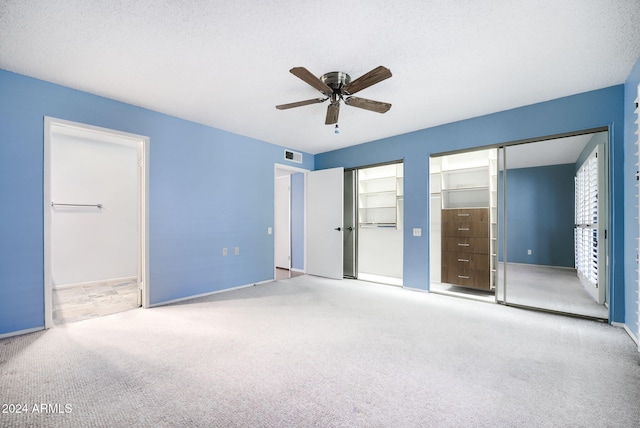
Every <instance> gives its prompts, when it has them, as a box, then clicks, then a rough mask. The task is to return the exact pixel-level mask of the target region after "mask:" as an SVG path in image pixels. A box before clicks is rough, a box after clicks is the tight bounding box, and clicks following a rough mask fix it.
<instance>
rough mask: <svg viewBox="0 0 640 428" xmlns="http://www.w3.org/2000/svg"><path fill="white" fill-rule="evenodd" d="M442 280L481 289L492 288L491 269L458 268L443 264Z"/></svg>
mask: <svg viewBox="0 0 640 428" xmlns="http://www.w3.org/2000/svg"><path fill="white" fill-rule="evenodd" d="M442 282H446V283H447V284H453V285H461V286H463V287H470V288H477V289H480V290H490V289H491V284H490V272H489V270H474V269H456V268H451V267H446V266H443V267H442Z"/></svg>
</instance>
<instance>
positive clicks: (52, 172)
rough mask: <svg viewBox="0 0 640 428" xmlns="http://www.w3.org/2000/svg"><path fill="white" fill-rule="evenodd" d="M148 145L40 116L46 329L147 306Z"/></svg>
mask: <svg viewBox="0 0 640 428" xmlns="http://www.w3.org/2000/svg"><path fill="white" fill-rule="evenodd" d="M148 144H149V139H148V138H147V137H143V136H138V135H133V134H127V133H122V132H119V131H113V130H109V129H104V128H98V127H93V126H89V125H84V124H79V123H74V122H69V121H64V120H60V119H54V118H48V117H47V118H45V136H44V164H45V165H44V171H45V175H44V249H45V258H44V271H45V278H44V279H45V281H44V282H45V328H50V327H51V326H53V325H55V324H61V323H65V322H73V321H80V320H83V319H88V318H94V317H97V316H102V315H108V314H111V313H115V312H120V311H123V310H128V309H133V308H137V307H140V306H144V307H148V304H149V287H148V266H149V263H148V257H147V255H148V251H147V249H148V240H147V237H148V229H147V227H148V226H147V224H148V223H147V212H148V208H147V207H148V203H147V189H146V183H147V178H148V172H147V165H148V158H147V156H148Z"/></svg>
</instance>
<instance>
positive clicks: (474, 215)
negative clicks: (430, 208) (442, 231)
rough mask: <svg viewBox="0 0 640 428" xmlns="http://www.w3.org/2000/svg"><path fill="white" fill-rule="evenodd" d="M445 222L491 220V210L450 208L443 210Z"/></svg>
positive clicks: (442, 215)
mask: <svg viewBox="0 0 640 428" xmlns="http://www.w3.org/2000/svg"><path fill="white" fill-rule="evenodd" d="M441 213H442V214H441V219H442V222H443V223H446V222H458V221H465V222H467V221H481V222H482V221H483V222H488V221H489V210H488V209H487V208H455V209H452V208H449V209H443V210H442V211H441Z"/></svg>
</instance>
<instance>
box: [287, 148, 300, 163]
mask: <svg viewBox="0 0 640 428" xmlns="http://www.w3.org/2000/svg"><path fill="white" fill-rule="evenodd" d="M284 158H285V159H286V160H288V161H291V162H296V163H302V153H298V152H292V151H291V150H285V151H284Z"/></svg>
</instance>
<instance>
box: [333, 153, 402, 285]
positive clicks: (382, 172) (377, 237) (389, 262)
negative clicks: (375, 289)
mask: <svg viewBox="0 0 640 428" xmlns="http://www.w3.org/2000/svg"><path fill="white" fill-rule="evenodd" d="M403 189H404V163H403V162H402V161H399V162H398V161H396V162H392V163H386V164H381V165H371V166H364V167H358V168H354V169H348V170H345V172H344V235H343V239H344V252H343V253H344V261H343V266H344V272H343V274H344V275H343V276H344V277H345V278H354V279H360V280H365V281H370V282H378V283H383V284H389V285H397V286H402V284H403V282H402V277H403V270H402V269H403V234H404V230H403V228H404V227H403V224H404V221H403V220H404V190H403Z"/></svg>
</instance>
